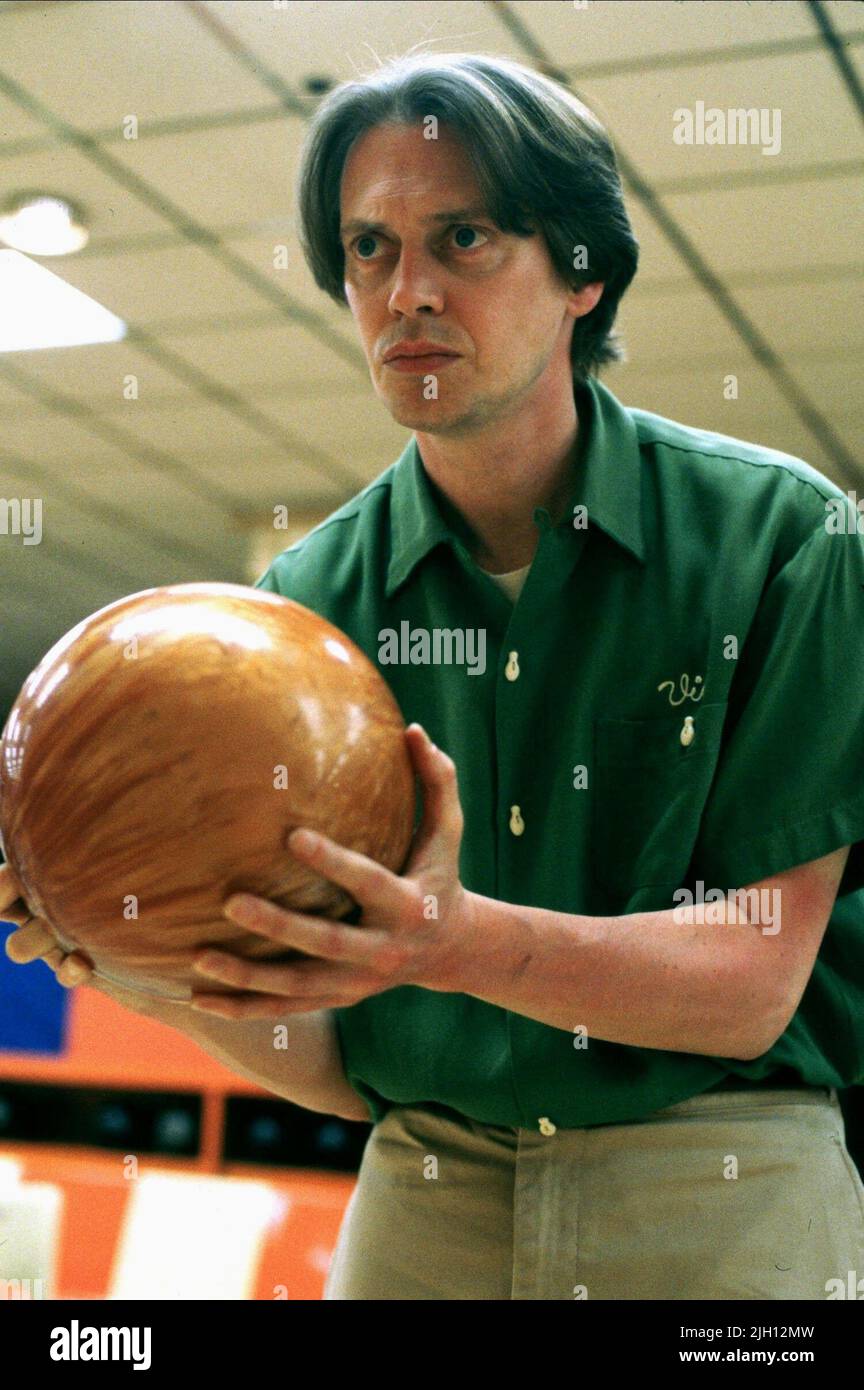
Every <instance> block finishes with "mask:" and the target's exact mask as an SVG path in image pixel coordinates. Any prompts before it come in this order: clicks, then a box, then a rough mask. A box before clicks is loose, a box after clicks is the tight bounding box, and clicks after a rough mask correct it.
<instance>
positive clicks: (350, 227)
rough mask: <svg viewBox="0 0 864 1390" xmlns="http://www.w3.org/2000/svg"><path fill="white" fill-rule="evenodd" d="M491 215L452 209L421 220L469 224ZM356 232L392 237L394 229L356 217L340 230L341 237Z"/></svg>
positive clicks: (478, 209) (472, 209)
mask: <svg viewBox="0 0 864 1390" xmlns="http://www.w3.org/2000/svg"><path fill="white" fill-rule="evenodd" d="M488 216H489V214H488V212H487V211H486V209H485V208H484V207H479V206H478V207H470V208H450V209H449V211H447V212H433V213H430V214H429V216H428V217H423V218H421V221H422V222H423V223H424V224H432V223H436V222H468V221H470V220H472V219H473V218H475V217H488ZM355 232H373V233H378V234H380V235H381V236H387V235H392V228H391V227H388V226H387V223H386V222H366V221H364V219H363V218H360V217H354V218H352V219H351V221H350V222H346V223H345V224H344V225H343V226H341V227H340V228H339V235H340V236H343V237H344V236H351V235H352V234H353V233H355Z"/></svg>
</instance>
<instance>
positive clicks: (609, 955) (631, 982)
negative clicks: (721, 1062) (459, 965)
mask: <svg viewBox="0 0 864 1390" xmlns="http://www.w3.org/2000/svg"><path fill="white" fill-rule="evenodd" d="M469 903H470V910H469V915H468V922H469V925H468V927H467V931H468V934H469V938H470V944H469V949H468V950H467V951H466V953H465V954H466V956H467V957H468V964H467V965H466V966H464V967H463V972H462V973H463V978H462V980H461V981H458V982H456V981H454V983H453V984H452V985H451V986H450V987H451V988H452V989H454V990H459V991H460V992H463V993H466V994H471V995H473V996H474V997H475V998H477V999H483V1000H485V1001H486V1002H487V1003H489V1004H498V1005H500V1006H501V1007H502V1008H505V1009H509V1010H511V1011H512V1012H513V1013H519V1014H524V1015H525V1016H526V1017H527V1018H534V1019H537V1020H538V1021H539V1022H541V1023H548V1024H550V1025H551V1026H552V1027H553V1028H563V1029H566V1030H567V1031H568V1032H573V1031H574V1029H576V1028H578V1027H580V1026H581V1027H584V1029H585V1030H586V1033H587V1035H588V1037H589V1038H590V1037H593V1038H599V1039H602V1040H604V1041H607V1042H618V1043H627V1044H630V1045H631V1046H634V1047H653V1048H664V1049H667V1050H669V1051H671V1052H695V1053H700V1054H705V1055H708V1056H712V1055H713V1056H719V1057H739V1056H742V1057H747V1056H758V1055H760V1053H761V1052H762V1051H764V1050H765V1047H764V1046H762V1045H761V1044H760V1040H761V1039H763V1038H765V1037H766V1036H767V1035H768V1034H770V1033H771V1030H772V1027H775V1025H776V1033H777V1035H779V1033H780V1032H782V1031H783V1028H784V1026H785V1022H784V1019H783V1016H782V1009H783V1004H782V1001H780V1000H779V999H778V1000H776V1001H771V1002H770V1003H766V998H765V983H764V981H765V978H766V970H765V959H764V958H765V954H766V953H767V952H768V951H769V950H771V945H770V942H771V938H770V937H768V938H766V937H765V936H763V935H762V934H761V933H760V932H759V931H758V930H757V929H756V928H754V927H753V926H751V925H749V924H734V925H733V924H732V923H730V922H727V923H725V924H723V925H719V926H715V925H709V924H701V925H700V924H697V923H692V924H691V923H689V922H676V921H675V917H674V910H673V909H672V908H670V909H669V910H668V911H663V912H637V913H633V914H630V915H627V916H623V917H583V916H576V915H571V914H569V913H564V912H549V911H547V910H546V909H544V908H536V907H519V906H515V905H513V904H511V903H504V902H498V901H497V900H496V899H494V898H484V897H482V896H481V895H480V894H476V893H471V894H469ZM769 973H770V972H769Z"/></svg>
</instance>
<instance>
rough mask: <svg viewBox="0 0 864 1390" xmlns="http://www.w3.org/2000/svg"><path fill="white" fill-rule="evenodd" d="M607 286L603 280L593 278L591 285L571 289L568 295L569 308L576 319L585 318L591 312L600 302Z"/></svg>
mask: <svg viewBox="0 0 864 1390" xmlns="http://www.w3.org/2000/svg"><path fill="white" fill-rule="evenodd" d="M605 288H606V285H605V282H604V281H603V280H593V281H592V282H591V284H590V285H582V287H581V288H580V289H578V290H571V291H570V294H569V295H568V297H567V309H568V312H569V313H571V314H572V315H573V317H574V319H581V318H584V317H585V315H586V314H590V313H591V310H592V309H594V308H595V307H596V306H597V305H598V304H599V303H600V299H601V296H602V294H603V291H604V289H605Z"/></svg>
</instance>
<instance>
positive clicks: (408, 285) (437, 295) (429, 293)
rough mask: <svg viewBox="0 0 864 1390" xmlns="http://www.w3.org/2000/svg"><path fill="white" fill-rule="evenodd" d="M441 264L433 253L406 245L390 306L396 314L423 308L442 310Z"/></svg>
mask: <svg viewBox="0 0 864 1390" xmlns="http://www.w3.org/2000/svg"><path fill="white" fill-rule="evenodd" d="M439 271H440V268H438V270H436V265H435V260H434V258H433V257H431V256H429V255H426V254H425V253H423V252H417V251H406V249H405V248H404V247H403V248H402V252H401V254H400V256H399V262H398V264H397V266H396V270H395V271H394V278H393V288H392V290H391V292H390V298H389V300H388V303H387V307H388V309H389V310H390V312H391V313H392V314H403V315H407V316H409V317H410V316H411V315H412V314H416V313H418V312H419V311H420V310H421V309H427V310H432V311H433V312H435V313H440V312H441V311H442V309H443V308H444V292H443V289H442V287H441V280H440V273H439Z"/></svg>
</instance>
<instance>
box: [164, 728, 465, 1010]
mask: <svg viewBox="0 0 864 1390" xmlns="http://www.w3.org/2000/svg"><path fill="white" fill-rule="evenodd" d="M405 737H406V740H407V743H408V749H409V752H410V755H411V760H412V762H413V765H414V768H415V770H416V771H417V773H418V774H419V776H420V779H421V782H422V786H423V797H424V806H423V819H422V821H421V823H420V825H419V826H418V827H417V830H416V833H415V836H414V841H413V843H412V848H411V854H410V857H409V861H408V863H407V865H406V867H405V869H404V871H403V873H402V875H401V876H399V875H397V874H393V873H390V872H389V870H387V869H385V868H383V866H381V865H380V864H376V863H375V861H374V860H372V859H367V858H366V857H365V855H362V854H356V853H354V852H353V851H351V850H347V849H343V848H341V847H340V846H339V845H337V844H334V842H333V841H332V840H330V839H329V838H328V837H327V836H325V835H315V836H313V837H312V840H311V841H309V843H308V844H306V843H304V837H306V836H308V834H309V832H306V831H301V830H295V831H294V833H293V835H292V836H291V838H290V840H289V846H290V849H291V853H292V854H294V855H295V856H296V858H298V859H300V860H301V861H302V862H303V863H304V864H307V865H308V866H309V868H310V869H314V870H315V871H316V872H317V873H319V874H321V875H322V876H323V877H324V878H327V879H330V880H331V881H332V882H333V883H336V884H338V885H339V886H340V887H342V888H344V889H346V891H347V892H348V893H350V894H351V896H352V897H353V898H354V899H355V901H356V902H358V903H359V904H360V906H361V908H362V909H363V912H362V919H361V924H360V925H359V926H347V925H345V924H344V923H341V922H334V921H331V920H329V919H328V918H322V917H313V916H309V915H306V914H304V913H299V912H290V911H288V910H286V909H285V908H282V907H279V906H278V905H277V904H276V903H272V902H269V901H268V900H267V899H266V898H258V897H253V896H251V895H249V894H235V895H234V896H233V897H231V898H229V899H228V901H227V902H226V904H225V916H226V917H228V918H229V919H230V920H231V921H232V922H236V923H237V924H238V925H239V926H242V927H244V928H245V929H246V930H247V931H250V932H255V933H257V934H259V935H261V936H265V937H267V938H268V939H269V940H270V941H275V942H278V943H279V944H280V945H282V946H285V947H295V948H296V949H299V950H301V951H304V952H305V953H306V954H307V955H309V956H314V957H316V959H314V960H309V961H297V962H292V963H291V964H290V965H270V964H266V963H261V962H255V961H249V960H244V959H240V958H239V957H237V956H233V955H231V954H229V953H228V952H227V951H222V950H205V951H202V952H201V953H200V954H199V955H198V956H197V958H196V962H195V969H196V970H197V971H198V972H199V974H200V975H201V977H202V992H201V993H198V992H193V997H192V1007H193V1009H206V1011H207V1012H208V1013H215V1014H219V1015H220V1016H221V1017H223V1018H270V1017H277V1016H280V1015H284V1014H286V1013H305V1012H308V1011H312V1010H319V1009H331V1008H344V1007H346V1006H347V1005H350V1004H356V1003H357V1002H358V1001H359V1000H361V999H367V998H369V996H370V995H373V994H381V993H382V992H383V991H384V990H388V989H394V988H396V987H397V986H398V985H421V986H423V987H424V988H426V989H432V990H441V991H448V992H450V991H452V992H459V990H460V980H461V979H462V962H463V961H464V960H465V958H466V954H465V953H466V950H467V949H468V937H469V936H470V931H469V928H470V920H471V913H470V908H469V896H468V894H467V893H466V891H465V889H464V888H463V887H462V884H461V882H460V880H459V847H460V844H461V841H462V830H463V825H464V817H463V814H462V808H461V806H460V804H459V791H458V786H457V779H456V767H455V764H454V763H453V761H452V759H451V758H448V757H447V755H446V754H445V753H442V752H441V750H440V749H439V748H436V747H435V745H434V744H433V743H432V742H431V741H430V739H429V737H428V735H427V734H426V732H425V730H424V729H422V728H421V727H420V725H419V724H412V725H410V726H409V728H408V729H407V730H406V735H405ZM206 977H209V978H211V979H216V980H219V981H220V982H222V983H223V984H227V985H232V986H233V987H234V989H235V990H236V991H239V992H238V993H232V994H207V993H205V992H203V989H204V988H206V986H203V981H204V979H205V978H206Z"/></svg>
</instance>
